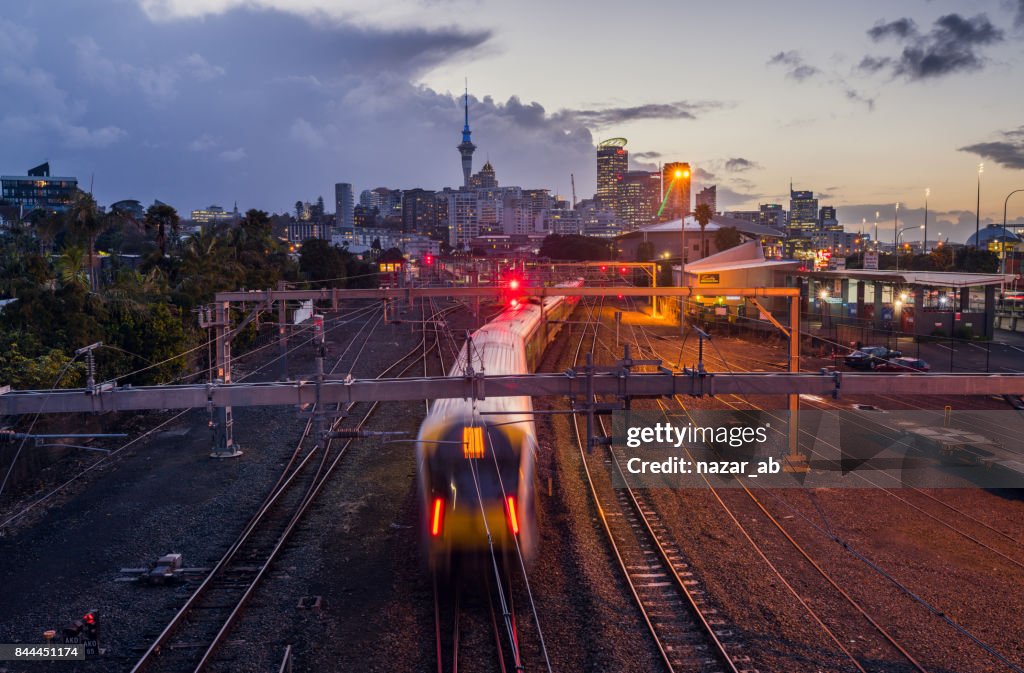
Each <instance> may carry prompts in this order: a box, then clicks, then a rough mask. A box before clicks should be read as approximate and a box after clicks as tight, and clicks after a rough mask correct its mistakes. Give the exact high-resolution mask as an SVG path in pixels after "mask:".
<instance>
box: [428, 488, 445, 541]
mask: <svg viewBox="0 0 1024 673" xmlns="http://www.w3.org/2000/svg"><path fill="white" fill-rule="evenodd" d="M443 524H444V498H434V508H433V510H432V511H431V516H430V535H431V536H432V537H440V535H441V526H442V525H443Z"/></svg>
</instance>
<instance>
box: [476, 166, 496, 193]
mask: <svg viewBox="0 0 1024 673" xmlns="http://www.w3.org/2000/svg"><path fill="white" fill-rule="evenodd" d="M469 185H470V186H471V187H477V188H483V189H493V188H494V187H497V186H498V176H497V174H496V173H495V172H494V166H492V165H491V162H490V161H487V162H486V163H485V164H484V166H483V168H481V169H480V172H479V173H477V174H476V175H471V176H470V177H469Z"/></svg>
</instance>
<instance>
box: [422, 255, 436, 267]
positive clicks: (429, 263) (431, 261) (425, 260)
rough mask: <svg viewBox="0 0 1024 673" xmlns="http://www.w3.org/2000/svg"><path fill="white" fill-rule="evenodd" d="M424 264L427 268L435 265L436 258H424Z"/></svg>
mask: <svg viewBox="0 0 1024 673" xmlns="http://www.w3.org/2000/svg"><path fill="white" fill-rule="evenodd" d="M423 263H424V264H426V265H427V266H430V265H431V264H433V263H434V256H433V255H425V256H424V257H423Z"/></svg>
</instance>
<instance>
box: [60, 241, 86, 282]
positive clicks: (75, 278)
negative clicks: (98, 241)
mask: <svg viewBox="0 0 1024 673" xmlns="http://www.w3.org/2000/svg"><path fill="white" fill-rule="evenodd" d="M85 264H86V255H85V251H84V250H82V249H81V248H79V247H78V246H76V245H69V246H67V247H66V248H64V252H63V253H62V254H61V256H60V259H58V260H57V273H58V276H59V278H60V282H61V284H62V285H64V286H65V287H71V286H78V287H80V288H82V289H83V290H87V289H89V276H88V274H86V273H85Z"/></svg>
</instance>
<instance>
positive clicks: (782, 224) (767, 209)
mask: <svg viewBox="0 0 1024 673" xmlns="http://www.w3.org/2000/svg"><path fill="white" fill-rule="evenodd" d="M758 212H759V214H760V219H759V220H758V224H763V225H764V226H766V227H774V228H775V229H778V230H779V231H782V230H783V229H785V228H786V226H787V225H788V224H789V213H787V212H786V209H785V208H783V207H782V204H779V203H762V204H759V210H758Z"/></svg>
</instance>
